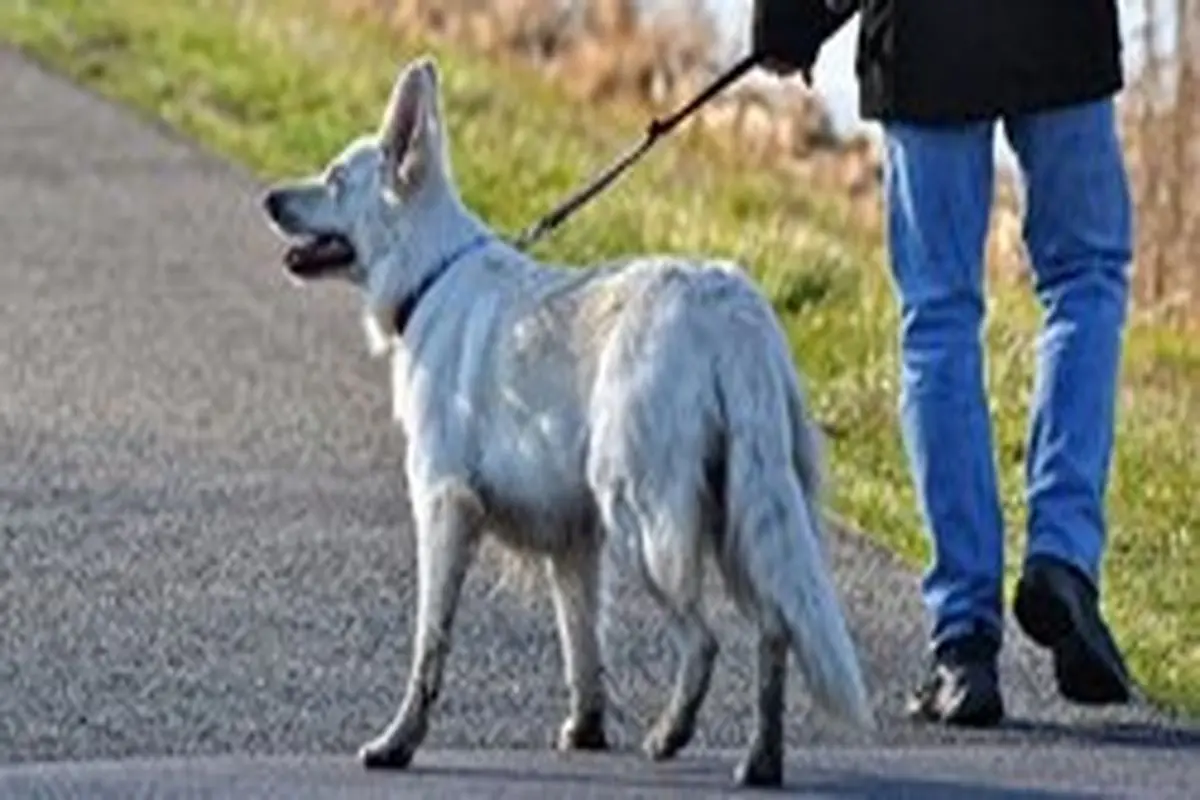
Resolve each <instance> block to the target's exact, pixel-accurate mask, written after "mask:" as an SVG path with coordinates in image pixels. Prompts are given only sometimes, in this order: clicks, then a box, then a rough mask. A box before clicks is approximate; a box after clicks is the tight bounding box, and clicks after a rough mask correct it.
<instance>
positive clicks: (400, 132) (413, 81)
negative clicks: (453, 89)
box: [379, 56, 441, 194]
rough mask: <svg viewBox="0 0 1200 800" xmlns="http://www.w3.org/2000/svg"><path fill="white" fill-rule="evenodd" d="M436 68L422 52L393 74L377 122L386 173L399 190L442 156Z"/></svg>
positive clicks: (412, 183)
mask: <svg viewBox="0 0 1200 800" xmlns="http://www.w3.org/2000/svg"><path fill="white" fill-rule="evenodd" d="M438 82H439V81H438V71H437V66H436V64H435V63H434V61H433V59H432V58H431V57H429V56H424V57H421V58H418V59H416V60H415V61H412V62H410V63H409V64H408V65H406V66H405V67H404V69H403V70H402V71H401V72H400V75H399V77H397V78H396V83H395V85H394V86H393V87H392V95H391V98H390V99H389V100H388V104H387V108H386V109H385V110H384V113H383V120H382V122H381V123H380V126H379V142H380V146H381V147H382V148H383V155H384V168H385V170H386V172H385V177H386V180H387V182H388V184H389V185H390V186H391V188H392V189H394V190H395V191H396V192H397V193H398V194H402V193H404V192H406V191H409V190H411V189H413V188H415V187H416V186H418V185H419V184H420V183H421V181H422V180H423V179H424V178H425V177H426V176H427V174H428V172H429V170H430V169H431V168H436V166H437V163H438V159H439V158H440V156H441V152H440V148H441V130H440V129H441V114H440V109H439V108H438V88H439V87H438Z"/></svg>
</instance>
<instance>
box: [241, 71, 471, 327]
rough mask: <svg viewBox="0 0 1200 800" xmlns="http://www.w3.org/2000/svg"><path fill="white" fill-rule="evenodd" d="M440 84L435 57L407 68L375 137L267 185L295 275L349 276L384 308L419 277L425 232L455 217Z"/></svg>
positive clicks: (268, 202) (270, 209)
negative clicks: (298, 175)
mask: <svg viewBox="0 0 1200 800" xmlns="http://www.w3.org/2000/svg"><path fill="white" fill-rule="evenodd" d="M438 84H439V78H438V71H437V67H436V65H435V63H434V61H433V60H432V58H429V57H423V58H419V59H417V60H415V61H412V62H410V63H409V64H407V65H405V66H404V67H403V69H402V70H401V71H400V74H399V76H398V77H397V79H396V82H395V85H394V87H393V89H392V94H391V97H390V98H389V100H388V104H387V107H386V108H385V110H384V114H383V118H382V120H381V122H380V125H379V128H378V130H377V131H376V132H375V133H374V134H373V135H369V136H362V137H359V138H357V139H355V140H354V141H353V142H351V143H350V145H349V146H347V147H346V148H345V149H344V150H343V151H342V152H341V153H340V154H339V155H338V156H337V157H335V158H334V159H333V160H332V161H331V162H330V163H329V164H328V165H327V166H326V167H325V169H323V170H322V171H321V172H320V173H318V174H317V175H313V176H309V177H305V178H302V179H299V180H294V181H287V182H283V183H280V184H278V185H276V186H274V187H272V188H271V189H270V190H269V191H267V193H266V195H265V196H264V197H263V206H264V209H265V211H266V214H267V217H268V218H269V219H270V221H271V223H272V226H273V227H274V229H275V230H276V232H277V233H279V234H280V235H281V236H282V237H283V238H284V239H285V240H286V241H288V242H289V244H290V246H289V247H288V249H287V251H286V254H285V256H284V264H285V267H286V270H287V272H288V274H289V275H291V276H292V277H293V278H295V279H296V280H298V281H301V282H309V281H314V280H318V279H328V278H336V279H342V280H347V281H349V282H351V283H353V284H355V285H357V286H360V287H361V288H363V289H365V290H366V291H367V293H368V295H369V302H370V303H371V304H374V305H379V306H382V305H386V304H387V303H389V302H395V301H396V299H397V298H398V297H399V296H401V295H402V294H403V292H405V291H408V290H410V289H411V286H412V285H415V283H416V281H418V280H419V279H420V275H417V274H411V273H413V272H416V271H419V269H420V264H419V263H414V262H416V261H419V260H420V257H421V255H422V254H423V253H422V251H423V249H425V248H426V247H427V245H425V244H424V243H423V242H422V241H421V240H422V235H424V237H425V238H428V237H430V236H435V235H437V233H438V230H437V229H438V228H439V227H441V228H444V227H445V225H446V222H445V219H444V217H445V215H446V214H447V213H450V214H453V213H455V212H454V210H453V208H454V206H453V202H451V203H449V204H448V203H447V201H448V200H449V201H454V200H456V198H455V197H454V195H453V191H452V189H451V187H450V182H449V180H448V177H449V168H448V164H447V159H446V153H445V145H444V141H443V133H442V125H441V109H440V100H439V92H438V89H439V86H438ZM439 215H440V216H439Z"/></svg>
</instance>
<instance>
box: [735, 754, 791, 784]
mask: <svg viewBox="0 0 1200 800" xmlns="http://www.w3.org/2000/svg"><path fill="white" fill-rule="evenodd" d="M733 782H734V783H735V784H736V785H738V786H743V787H746V788H778V787H780V786H783V764H782V763H781V762H775V763H772V762H770V761H769V760H767V759H757V758H753V757H752V758H748V759H746V760H745V761H743V762H741V763H740V764H738V765H737V768H736V769H735V770H734V771H733Z"/></svg>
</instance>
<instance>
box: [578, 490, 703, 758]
mask: <svg viewBox="0 0 1200 800" xmlns="http://www.w3.org/2000/svg"><path fill="white" fill-rule="evenodd" d="M652 480H653V479H650V480H644V481H643V482H642V483H641V485H640V487H639V488H638V490H637V491H636V493H637V494H640V495H642V496H641V498H640V502H638V501H633V500H632V499H631V498H630V497H629V494H628V493H626V492H625V491H622V488H623V487H624V486H625V485H626V484H624V482H619V483H618V484H617V486H616V487H612V488H611V489H610V490H605V491H601V492H599V497H600V502H601V506H602V508H603V509H604V515H605V519H606V524H607V525H609V526H610V529H611V528H615V529H616V532H617V535H619V536H620V537H621V538H622V539H623V540H624V541H625V542H626V543H627V546H628V544H632V545H633V547H632V548H631V551H632V552H633V553H637V554H639V555H640V559H641V563H642V566H643V568H644V570H645V577H646V579H647V580H646V587H647V589H648V591H649V593H650V595H651V596H652V597H653V598H654V599H655V600H656V601H658V603H659V604H660V605H661V606H662V607H663V609H664V610H665V611H666V612H667V615H668V624H669V629H670V633H671V635H672V638H673V639H674V641H675V644H676V648H677V651H678V658H679V664H678V667H677V668H676V672H675V681H674V686H673V688H672V691H671V696H670V698H669V699H668V701H667V704H666V706H665V708H664V709H663V711H662V713H661V715H660V716H659V718H658V720H657V722H655V723H654V725H653V726H652V727H651V729H650V731H649V732H648V733H647V735H646V738H645V740H644V741H643V743H642V751H643V752H644V753H645V754H646V755H647V756H648V757H650V758H652V759H654V760H656V761H657V760H664V759H667V758H670V757H672V756H674V755H675V754H676V753H677V752H679V751H680V750H681V749H683V748H684V747H685V746H687V744H688V742H690V741H691V739H692V737H693V736H694V735H695V731H696V719H697V717H698V716H699V713H700V708H701V706H702V705H703V704H704V699H705V697H706V696H707V695H708V690H709V685H710V683H711V679H712V671H713V665H714V662H715V660H716V657H717V651H718V649H719V648H718V644H717V640H716V637H715V636H714V635H713V633H712V630H711V628H710V627H709V625H708V622H707V621H706V620H705V618H704V612H703V608H702V603H701V591H702V589H703V576H704V570H703V561H702V559H701V549H700V535H701V534H700V525H701V524H702V522H701V518H702V514H700V512H699V507H698V504H697V503H696V502H695V501H694V500H693V497H694V493H693V492H692V491H690V490H689V487H685V486H674V487H671V488H672V489H673V490H674V491H673V492H660V491H655V490H653V489H652V488H651V486H650V484H651V483H652ZM657 488H658V489H662V488H665V487H657ZM672 493H673V494H675V495H676V496H675V497H674V498H671V497H670V494H672ZM651 496H654V497H656V498H657V497H659V496H661V497H662V499H661V500H656V501H650V499H649V498H650V497H651ZM672 499H674V500H675V502H672ZM632 502H637V507H638V509H639V510H640V509H645V510H646V512H647V513H640V514H639V513H637V512H636V511H635V510H634V506H633V505H632V504H631V503H632Z"/></svg>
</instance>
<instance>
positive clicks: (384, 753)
mask: <svg viewBox="0 0 1200 800" xmlns="http://www.w3.org/2000/svg"><path fill="white" fill-rule="evenodd" d="M416 750H417V748H416V747H414V746H412V745H410V744H409V743H408V742H406V741H404V740H403V739H401V738H400V737H395V736H387V735H384V736H380V737H379V738H377V739H372V740H371V741H369V742H367V743H366V744H364V745H363V746H362V747H360V748H359V749H358V761H359V763H360V764H362V765H363V766H364V767H365V768H367V769H405V768H406V767H407V766H408V765H409V764H410V763H412V759H413V754H414V753H416Z"/></svg>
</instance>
